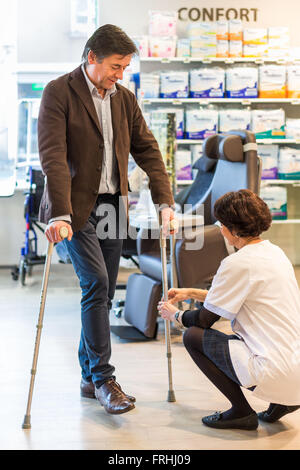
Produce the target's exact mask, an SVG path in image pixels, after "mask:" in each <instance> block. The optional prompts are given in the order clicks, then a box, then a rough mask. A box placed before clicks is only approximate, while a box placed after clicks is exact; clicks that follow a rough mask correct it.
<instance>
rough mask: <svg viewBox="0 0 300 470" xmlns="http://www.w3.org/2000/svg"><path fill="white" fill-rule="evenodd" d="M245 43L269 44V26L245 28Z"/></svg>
mask: <svg viewBox="0 0 300 470" xmlns="http://www.w3.org/2000/svg"><path fill="white" fill-rule="evenodd" d="M243 43H244V44H247V45H262V44H268V30H267V28H244V30H243Z"/></svg>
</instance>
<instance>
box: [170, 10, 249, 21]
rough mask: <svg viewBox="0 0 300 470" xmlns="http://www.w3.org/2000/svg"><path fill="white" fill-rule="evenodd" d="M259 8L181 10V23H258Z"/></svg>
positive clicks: (179, 16)
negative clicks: (232, 21) (221, 21)
mask: <svg viewBox="0 0 300 470" xmlns="http://www.w3.org/2000/svg"><path fill="white" fill-rule="evenodd" d="M257 16H258V8H227V9H226V10H225V8H179V10H178V18H179V20H181V21H219V20H242V21H257Z"/></svg>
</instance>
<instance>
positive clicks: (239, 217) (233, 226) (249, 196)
mask: <svg viewBox="0 0 300 470" xmlns="http://www.w3.org/2000/svg"><path fill="white" fill-rule="evenodd" d="M214 215H215V217H216V219H217V220H219V221H220V222H221V224H223V225H225V227H227V228H228V230H229V231H230V232H231V233H232V231H234V232H236V235H237V236H239V237H258V236H259V235H260V234H261V233H262V232H265V231H266V230H268V228H269V227H270V225H271V222H272V216H271V212H270V209H269V208H268V206H267V204H266V203H265V202H264V201H263V200H262V199H261V198H260V197H258V196H257V195H256V194H255V193H253V192H252V191H250V190H248V189H241V190H240V191H232V192H229V193H226V194H224V196H221V197H220V198H219V199H217V200H216V202H215V205H214Z"/></svg>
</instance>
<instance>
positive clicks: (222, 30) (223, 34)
mask: <svg viewBox="0 0 300 470" xmlns="http://www.w3.org/2000/svg"><path fill="white" fill-rule="evenodd" d="M216 24H217V28H216V37H217V41H228V39H229V26H228V21H225V20H224V21H223V20H219V21H217V22H216Z"/></svg>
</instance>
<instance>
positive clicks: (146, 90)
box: [140, 73, 160, 98]
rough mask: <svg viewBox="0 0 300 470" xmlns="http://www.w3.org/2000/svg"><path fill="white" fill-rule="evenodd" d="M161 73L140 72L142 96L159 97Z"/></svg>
mask: <svg viewBox="0 0 300 470" xmlns="http://www.w3.org/2000/svg"><path fill="white" fill-rule="evenodd" d="M159 89H160V75H159V73H141V74H140V95H141V98H159Z"/></svg>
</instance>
